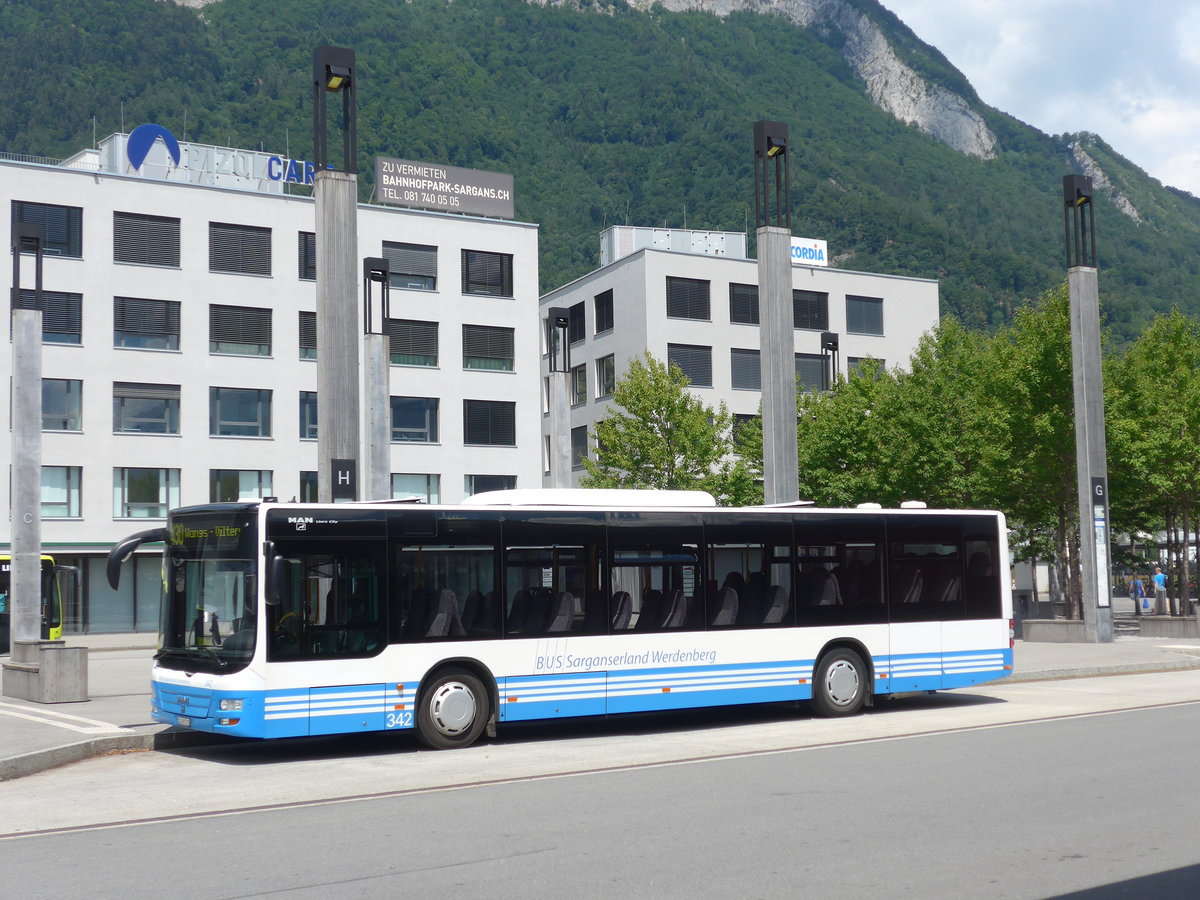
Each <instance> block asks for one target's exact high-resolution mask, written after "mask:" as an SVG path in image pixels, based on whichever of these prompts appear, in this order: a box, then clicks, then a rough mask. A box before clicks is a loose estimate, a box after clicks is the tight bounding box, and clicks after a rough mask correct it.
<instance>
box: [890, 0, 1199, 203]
mask: <svg viewBox="0 0 1200 900" xmlns="http://www.w3.org/2000/svg"><path fill="white" fill-rule="evenodd" d="M883 3H884V5H885V6H887V7H888V9H890V10H892V12H894V13H896V15H898V16H899V17H900V18H901V19H902V20H903V21H904V22H905V24H907V25H908V26H909V27H910V28H911V29H912V30H913V31H914V32H916V34H917V35H918V37H920V38H921V39H922V40H924V41H925V42H926V43H929V44H932V45H933V46H935V47H937V48H938V49H939V50H940V51H941V52H942V53H943V54H945V56H946V57H947V58H948V59H949V60H950V62H951V63H953V64H954V65H955V66H957V67H958V68H959V69H960V70H961V71H962V72H963V74H964V75H966V76H967V78H968V80H970V82H971V84H972V85H974V87H975V89H976V91H977V92H978V93H979V96H980V97H981V98H982V99H983V101H984V102H985V103H987V104H988V105H990V106H994V107H996V108H998V109H1001V110H1003V111H1005V112H1007V113H1009V114H1011V115H1013V116H1015V117H1017V118H1018V119H1021V120H1022V121H1024V122H1027V123H1029V124H1030V125H1033V126H1034V127H1036V128H1038V129H1040V130H1042V131H1045V132H1047V133H1050V134H1058V133H1062V132H1066V131H1092V132H1095V133H1097V134H1099V135H1101V136H1102V137H1103V138H1104V139H1105V140H1106V141H1107V142H1108V143H1109V144H1111V145H1112V146H1113V147H1114V148H1115V149H1116V150H1117V151H1118V152H1120V153H1121V154H1123V155H1125V156H1127V157H1128V158H1129V159H1130V160H1131V161H1133V162H1134V163H1135V164H1137V165H1139V166H1141V167H1142V168H1144V169H1146V170H1147V171H1148V172H1149V173H1150V174H1151V175H1153V176H1155V177H1156V178H1159V179H1160V180H1162V181H1164V182H1166V183H1168V184H1173V185H1175V186H1177V187H1183V188H1185V189H1187V190H1190V191H1192V192H1193V193H1196V194H1200V166H1197V165H1195V161H1196V159H1197V155H1198V153H1197V150H1198V148H1200V112H1197V110H1196V108H1195V107H1196V103H1195V99H1194V90H1195V85H1196V84H1200V8H1196V7H1195V6H1194V4H1193V3H1192V2H1188V0H1158V2H1153V3H1142V4H1141V5H1140V6H1138V7H1137V9H1136V11H1134V12H1131V10H1130V7H1129V5H1128V4H1127V3H1124V2H1115V0H1097V2H1091V3H1088V4H1086V5H1082V6H1081V5H1080V4H1079V3H1078V2H1075V0H1071V2H1068V0H1008V2H995V0H957V2H955V3H954V4H953V5H949V4H946V3H945V2H935V0H883ZM1081 10H1082V11H1083V14H1081Z"/></svg>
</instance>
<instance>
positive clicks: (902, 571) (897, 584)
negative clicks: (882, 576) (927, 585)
mask: <svg viewBox="0 0 1200 900" xmlns="http://www.w3.org/2000/svg"><path fill="white" fill-rule="evenodd" d="M893 582H894V583H893V587H892V599H893V600H895V601H896V602H899V603H917V602H919V601H920V599H921V590H922V588H923V586H924V576H923V575H922V574H921V569H920V568H919V567H918V566H917V565H915V564H914V563H900V564H899V565H897V566H896V570H895V578H894V579H893Z"/></svg>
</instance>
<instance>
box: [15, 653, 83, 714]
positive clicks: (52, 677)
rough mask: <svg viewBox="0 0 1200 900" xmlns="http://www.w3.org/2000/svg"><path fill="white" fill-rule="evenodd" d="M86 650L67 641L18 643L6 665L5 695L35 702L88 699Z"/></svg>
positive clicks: (72, 701)
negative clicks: (72, 645)
mask: <svg viewBox="0 0 1200 900" xmlns="http://www.w3.org/2000/svg"><path fill="white" fill-rule="evenodd" d="M87 675H88V664H87V647H68V646H67V643H66V641H15V642H14V643H13V647H12V659H11V661H10V662H7V663H4V696H5V697H14V698H16V699H18V700H31V701H33V702H34V703H77V702H79V701H81V700H87V699H88V679H87Z"/></svg>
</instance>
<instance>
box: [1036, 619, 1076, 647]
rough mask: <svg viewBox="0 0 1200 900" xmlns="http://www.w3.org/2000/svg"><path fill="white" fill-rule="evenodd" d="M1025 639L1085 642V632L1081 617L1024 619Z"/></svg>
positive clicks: (1049, 641)
mask: <svg viewBox="0 0 1200 900" xmlns="http://www.w3.org/2000/svg"><path fill="white" fill-rule="evenodd" d="M1024 631H1025V636H1024V640H1026V641H1042V642H1046V643H1055V644H1086V643H1089V642H1088V639H1087V632H1086V631H1085V629H1084V624H1083V620H1082V619H1026V620H1025V622H1024Z"/></svg>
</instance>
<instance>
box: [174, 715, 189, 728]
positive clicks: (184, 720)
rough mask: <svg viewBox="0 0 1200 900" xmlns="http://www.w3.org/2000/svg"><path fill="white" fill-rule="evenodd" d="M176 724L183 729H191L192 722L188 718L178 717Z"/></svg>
mask: <svg viewBox="0 0 1200 900" xmlns="http://www.w3.org/2000/svg"><path fill="white" fill-rule="evenodd" d="M176 722H177V724H178V725H179V727H181V728H191V727H192V720H191V719H190V718H189V717H188V716H177V717H176Z"/></svg>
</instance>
